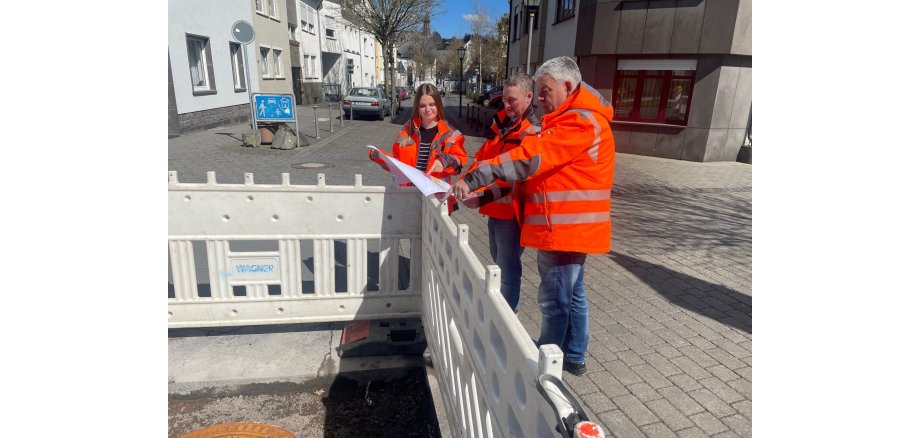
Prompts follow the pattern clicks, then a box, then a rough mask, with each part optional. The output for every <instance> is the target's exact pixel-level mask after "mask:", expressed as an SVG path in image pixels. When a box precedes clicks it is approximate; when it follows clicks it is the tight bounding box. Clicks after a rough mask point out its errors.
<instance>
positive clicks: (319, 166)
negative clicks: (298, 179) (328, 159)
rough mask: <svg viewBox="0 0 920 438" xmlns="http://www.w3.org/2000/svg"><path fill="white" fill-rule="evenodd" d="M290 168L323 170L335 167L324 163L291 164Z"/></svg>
mask: <svg viewBox="0 0 920 438" xmlns="http://www.w3.org/2000/svg"><path fill="white" fill-rule="evenodd" d="M291 167H293V168H295V169H325V168H327V167H335V165H334V164H326V163H291Z"/></svg>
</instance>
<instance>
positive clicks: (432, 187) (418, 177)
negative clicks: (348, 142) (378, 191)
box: [367, 145, 450, 196]
mask: <svg viewBox="0 0 920 438" xmlns="http://www.w3.org/2000/svg"><path fill="white" fill-rule="evenodd" d="M367 147H369V148H371V149H375V150H377V151H379V152H380V157H381V158H383V160H384V161H386V163H387V167H388V168H390V173H391V174H393V177H395V178H396V182H397V183H398V184H405V183H412V184H413V185H415V187H417V188H418V190H419V191H420V192H422V194H423V195H425V196H429V195H432V194H434V193H444V192H447V191H448V190H450V184H449V183H447V182H445V181H441V180H440V179H438V178H435V177H433V176H431V175H426V174H425V172H422V171H421V170H418V169H416V168H414V167H412V166H410V165H408V164H406V163H403V162H401V161H399V160H397V159H395V158H393V157H391V156H389V155H387V154H385V153H383V151H380V149H378V148H377V147H376V146H371V145H367Z"/></svg>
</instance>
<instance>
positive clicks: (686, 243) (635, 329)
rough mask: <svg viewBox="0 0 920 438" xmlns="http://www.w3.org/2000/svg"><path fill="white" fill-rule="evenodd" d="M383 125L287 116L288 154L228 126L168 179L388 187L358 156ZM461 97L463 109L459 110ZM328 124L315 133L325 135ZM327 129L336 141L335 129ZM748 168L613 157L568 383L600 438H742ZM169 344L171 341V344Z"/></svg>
mask: <svg viewBox="0 0 920 438" xmlns="http://www.w3.org/2000/svg"><path fill="white" fill-rule="evenodd" d="M411 102H412V101H411V100H406V101H403V102H402V106H403V110H402V112H401V113H400V114H398V115H394V117H392V118H390V117H387V118H386V120H384V121H373V120H368V119H358V120H345V121H344V126H340V125H339V123H340V121H339V119H338V118H337V117H336V116H337V115H336V110H335V107H333V116H334V117H333V120H332V121H333V128H332V130H330V129H329V116H328V107H327V106H326V105H321V106H319V108H318V109H317V113H318V114H316V119H317V120H319V118H325V120H324V121H323V122H317V125H318V126H319V137H321V138H320V139H316V137H317V135H316V130H315V129H314V114H313V109H312V108H310V107H304V106H299V107H297V111H298V115H299V120H300V130H301V135H302V136H306V137H310V138H309V140H310V144H308V145H307V146H305V147H301V148H297V149H293V150H276V149H269V148H268V147H267V146H266V147H261V148H246V147H242V146H241V143H242V141H241V139H242V133H243V132H244V131H245V130H247V129H249V128H248V125H245V124H241V125H233V126H228V127H222V128H216V129H212V130H209V131H204V132H200V133H195V134H189V135H184V136H180V137H176V138H172V139H170V140H169V158H168V170H170V171H177V172H178V177H179V181H180V182H182V183H189V182H205V181H206V172H208V171H214V172H216V179H217V182H218V183H233V184H242V183H243V178H244V177H243V175H244V173H252V174H253V177H254V182H255V184H279V183H280V182H281V174H282V173H289V174H290V182H291V184H294V185H315V184H316V183H317V175H318V174H324V175H325V183H326V184H327V185H353V184H355V175H361V181H362V184H363V185H365V186H373V185H382V186H393V185H395V183H394V182H393V179H392V177H390V175H389V174H387V173H385V172H384V171H382V170H381V169H380V168H379V167H378V166H377V165H376V164H375V163H373V162H371V161H370V160H369V159H368V158H367V147H366V146H367V145H375V146H377V147H380V148H383V149H385V150H390V149H391V143H392V141H393V139H394V138H395V137H396V134H397V133H398V131H399V129H400V128H401V126H402V124H403V123H404V122H405V120H407V118H408V115H409V113H410V112H411V105H412V103H411ZM457 104H458V99H457V97H456V96H450V97H448V98H446V99H445V105H446V106H447V108H446V109H445V110H446V112H447V113H448V120H449V121H450V122H451V124H452V125H454V126H455V127H459V128H460V129H461V131H463V132H464V134H465V135H466V143H465V147H466V150H467V152H468V155H469V156H470V157H472V156H473V155H474V153H475V152H476V151H477V150H478V149H479V147H480V146H481V145H482V143H483V140H484V139H483V138H481V137H478V136H477V135H479V134H478V131H477V130H476V129H474V128H472V127H471V126H468V125H467V124H466V123H464V122H461V121H460V120H459V119H458V117H457V114H458V111H457ZM466 104H467V101H466V99H464V106H466ZM324 124H325V126H324ZM333 131H334V132H333ZM751 173H752V167H751V165H748V164H742V163H735V162H711V163H699V162H689V161H678V160H668V159H662V158H655V157H646V156H640V155H630V154H623V153H619V154H617V156H616V167H615V172H614V186H613V190H612V192H611V197H612V201H611V203H612V207H611V215H612V220H613V226H612V238H611V248H612V251H611V252H610V253H608V254H598V255H589V257H588V261H587V263H586V270H585V285H586V289H587V290H586V293H587V296H588V300H589V306H590V308H589V311H590V321H591V326H590V333H591V341H590V344H589V347H588V357H587V362H586V363H587V367H588V373H587V374H586V375H584V376H581V377H573V376H571V375H569V374H565V375H564V377H565V381H566V383H568V384H569V385H570V386H571V387H572V388H573V390H574V391H575V392H576V393H577V394H578V396H579V397H580V399H581V400H582V402H583V405H584V406H585V407H586V408H588V409H589V411H590V412H591V413H592V414H593V416H594V420H595V421H598V422H599V423H601V425H602V426H603V427H604V429H605V430H606V431H607V436H616V437H657V436H680V437H691V436H720V437H728V436H742V437H750V436H751V417H752V414H751V412H752V390H751V380H752V368H751V367H752V361H753V358H752V318H751V315H752V290H751V263H752V262H751V246H752V245H751V220H752V213H751V211H752V193H751V185H752V181H751ZM452 217H453V219H454V220H455V221H456V222H458V223H465V224H468V225H469V227H470V239H469V244H470V246H471V247H472V248H473V250H474V251H475V252H476V253H477V255H478V256H479V258H480V260H481V261H482V262H483V264H485V265H487V264H490V263H491V260H490V258H489V249H488V248H489V246H488V235H487V230H486V221H485V217H484V216H482V215H480V214H478V212H477V211H474V210H469V209H466V208H463V207H461V209H460V210H459V211H457V212H456V213H454V214H453V216H452ZM523 266H524V275H523V278H522V290H521V311H520V314H519V315H518V317H519V320H520V322H521V325H522V326H523V327H524V328H525V330H526V331H527V332H528V333H529V334H530V335H531V336H532V337H533V338H537V337H538V336H539V331H540V321H541V314H540V309H539V306H538V305H537V301H536V292H537V286H538V284H539V275H538V274H537V269H536V267H537V263H536V250H534V249H532V248H528V249H526V250H525V251H524V256H523ZM170 341H171V342H172V341H174V340H173V339H171V340H170Z"/></svg>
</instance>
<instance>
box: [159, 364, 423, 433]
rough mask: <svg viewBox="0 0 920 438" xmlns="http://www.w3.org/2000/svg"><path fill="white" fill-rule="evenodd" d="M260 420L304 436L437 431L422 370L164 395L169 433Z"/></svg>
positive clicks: (366, 373) (353, 373)
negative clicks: (167, 399)
mask: <svg viewBox="0 0 920 438" xmlns="http://www.w3.org/2000/svg"><path fill="white" fill-rule="evenodd" d="M231 422H258V423H267V424H271V425H273V426H277V427H280V428H283V429H285V430H287V431H290V432H291V433H293V434H294V435H296V436H297V437H298V438H309V437H333V438H335V437H342V438H345V437H349V438H350V437H365V436H374V437H439V436H440V431H439V430H438V420H437V417H436V414H435V412H434V404H433V403H432V399H431V393H430V391H429V389H428V381H427V379H426V374H425V369H423V368H405V369H388V370H374V371H359V372H349V373H343V374H339V375H338V376H336V377H335V378H334V379H327V380H325V381H323V380H314V381H311V382H308V383H301V384H294V383H271V384H251V385H242V386H235V387H228V388H221V389H216V390H207V391H198V392H194V393H190V394H187V395H170V397H169V436H170V437H171V438H172V437H176V438H178V437H180V436H182V435H183V434H186V433H189V432H192V431H195V430H198V429H202V428H205V427H208V426H211V425H214V424H220V423H231Z"/></svg>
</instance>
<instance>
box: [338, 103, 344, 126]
mask: <svg viewBox="0 0 920 438" xmlns="http://www.w3.org/2000/svg"><path fill="white" fill-rule="evenodd" d="M339 126H345V108H343V107H342V102H339Z"/></svg>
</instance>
